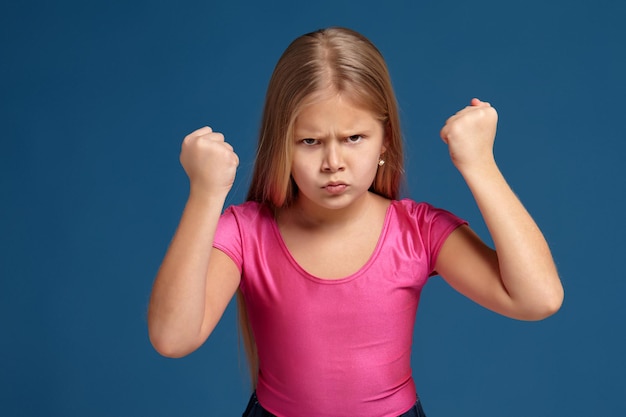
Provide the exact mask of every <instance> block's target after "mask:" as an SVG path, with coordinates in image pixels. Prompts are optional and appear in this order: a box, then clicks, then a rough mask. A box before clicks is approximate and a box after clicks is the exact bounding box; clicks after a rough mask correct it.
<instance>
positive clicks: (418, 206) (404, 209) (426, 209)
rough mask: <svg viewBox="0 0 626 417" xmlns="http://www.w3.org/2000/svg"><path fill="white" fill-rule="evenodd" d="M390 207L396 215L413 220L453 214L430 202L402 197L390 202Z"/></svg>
mask: <svg viewBox="0 0 626 417" xmlns="http://www.w3.org/2000/svg"><path fill="white" fill-rule="evenodd" d="M391 209H392V210H393V212H394V214H395V215H396V216H398V217H406V218H410V219H413V220H420V221H430V220H431V219H432V218H433V217H436V216H438V215H450V216H455V215H454V214H452V213H451V212H449V211H447V210H444V209H442V208H439V207H435V206H433V205H432V204H430V203H426V202H423V201H422V202H417V201H414V200H411V199H410V198H404V199H402V200H393V201H392V202H391Z"/></svg>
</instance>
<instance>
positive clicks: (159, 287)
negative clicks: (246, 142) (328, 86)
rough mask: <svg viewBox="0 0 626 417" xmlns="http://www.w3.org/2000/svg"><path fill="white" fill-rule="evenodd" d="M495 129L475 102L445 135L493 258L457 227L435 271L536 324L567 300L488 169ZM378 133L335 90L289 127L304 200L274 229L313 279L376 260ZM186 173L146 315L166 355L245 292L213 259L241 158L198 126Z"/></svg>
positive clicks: (532, 227)
mask: <svg viewBox="0 0 626 417" xmlns="http://www.w3.org/2000/svg"><path fill="white" fill-rule="evenodd" d="M496 123H497V114H496V112H495V110H494V109H493V108H492V107H491V106H490V105H489V104H488V103H484V102H481V101H479V100H477V99H474V100H472V102H471V105H470V106H468V107H466V108H465V109H463V110H461V111H460V112H458V113H457V114H456V115H454V116H452V117H451V118H450V119H448V121H447V122H446V124H445V126H444V128H443V129H442V131H441V137H442V139H443V140H444V142H446V143H447V145H448V148H449V151H450V155H451V158H452V161H453V163H454V165H455V166H456V168H457V169H458V170H459V172H460V173H461V174H462V176H463V178H464V179H465V181H466V182H467V184H468V186H469V188H470V190H471V191H472V193H473V195H474V198H475V199H476V202H477V204H478V207H479V209H480V210H481V213H482V215H483V217H484V219H485V222H486V224H487V227H488V228H489V231H490V233H491V236H492V238H493V241H494V244H495V247H496V250H492V249H491V248H489V247H487V246H486V245H485V244H484V243H483V242H482V241H481V240H480V239H479V238H478V237H477V236H476V235H475V234H474V233H473V232H472V231H471V229H470V228H469V227H467V226H462V227H460V228H458V229H456V230H455V231H454V232H452V234H451V235H450V236H449V237H448V238H447V240H446V241H445V243H444V245H443V247H442V248H441V251H440V254H439V256H438V259H437V262H436V265H435V266H436V270H437V271H438V273H439V274H440V275H441V276H442V277H444V279H445V280H446V281H447V282H448V283H449V284H450V285H451V286H452V287H454V288H455V289H456V290H458V291H459V292H461V293H462V294H464V295H466V296H467V297H469V298H471V299H472V300H474V301H476V302H477V303H479V304H481V305H483V306H485V307H487V308H489V309H491V310H493V311H496V312H498V313H500V314H504V315H506V316H509V317H513V318H517V319H522V320H538V319H542V318H544V317H547V316H548V315H550V314H552V313H554V312H555V311H556V310H558V308H559V307H560V305H561V302H562V298H563V290H562V287H561V284H560V280H559V278H558V275H557V272H556V268H555V266H554V263H553V261H552V257H551V255H550V251H549V249H548V246H547V244H546V242H545V239H544V238H543V236H542V234H541V232H540V231H539V229H538V227H537V226H536V224H535V223H534V221H533V220H532V218H531V217H530V216H529V215H528V213H527V212H526V210H525V209H524V207H523V206H522V204H521V203H520V202H519V200H518V199H517V198H516V196H515V195H514V194H513V192H512V191H511V189H510V187H509V186H508V185H507V183H506V181H505V180H504V177H503V176H502V174H501V173H500V171H499V169H498V167H497V165H496V163H495V160H494V158H493V151H492V150H493V142H494V138H495V131H496ZM384 131H385V129H384V128H383V126H382V123H381V122H380V121H379V120H378V119H376V118H375V117H374V115H373V114H372V113H370V112H369V111H367V110H366V109H362V108H360V107H358V106H355V105H354V104H353V103H352V102H351V101H350V100H349V99H347V98H346V97H343V96H341V95H338V94H334V93H332V92H329V94H325V95H323V96H320V98H319V99H318V100H315V101H313V103H312V104H309V105H307V106H306V107H305V108H304V109H303V111H302V112H301V113H300V115H299V116H298V118H297V119H296V124H295V138H294V140H295V141H296V143H295V146H294V153H293V167H292V176H293V178H294V180H295V181H296V184H297V185H298V189H299V194H298V198H297V199H296V202H295V204H293V205H292V206H291V207H289V208H288V209H281V210H279V211H278V213H277V222H278V225H279V229H280V232H281V234H282V237H283V239H284V241H285V243H286V245H287V247H288V248H289V250H290V252H291V253H292V255H293V256H294V258H295V259H296V260H297V261H298V262H299V263H300V265H301V266H302V267H303V268H304V269H306V270H307V271H308V272H310V273H311V274H313V275H316V276H318V277H320V278H324V279H338V278H341V277H345V276H347V275H350V274H351V273H353V272H356V271H357V270H358V269H359V268H360V267H361V266H362V265H363V264H365V262H367V260H368V259H369V257H370V256H371V254H372V251H373V250H374V247H375V245H376V243H377V241H378V237H379V235H380V232H381V230H382V225H383V221H384V216H385V212H386V209H387V207H388V205H389V201H388V200H386V199H384V198H382V197H379V196H376V195H374V194H372V193H370V192H368V188H369V186H370V184H371V183H372V181H373V178H374V175H375V174H376V170H377V169H378V160H379V157H381V155H382V156H383V159H384V152H385V145H386V141H385V137H384ZM181 163H182V164H183V166H184V168H185V171H186V172H187V175H188V176H189V180H190V194H189V199H188V201H187V204H186V207H185V210H184V212H183V215H182V218H181V221H180V224H179V227H178V229H177V231H176V234H175V236H174V238H173V240H172V242H171V245H170V247H169V249H168V251H167V253H166V255H165V258H164V260H163V263H162V265H161V268H160V270H159V272H158V274H157V278H156V280H155V283H154V287H153V291H152V296H151V300H150V307H149V312H148V326H149V333H150V339H151V341H152V343H153V345H154V347H155V348H156V350H157V351H159V352H160V353H161V354H163V355H165V356H170V357H180V356H184V355H186V354H188V353H190V352H192V351H194V350H195V349H197V348H198V347H199V346H200V345H201V344H202V343H204V341H205V340H206V338H207V337H208V336H209V334H210V333H211V331H212V330H213V329H214V327H215V325H216V324H217V322H218V321H219V319H220V317H221V316H222V314H223V312H224V310H225V308H226V306H227V305H228V303H229V301H230V300H231V298H232V296H233V295H234V293H235V292H236V290H237V288H238V286H239V282H240V273H239V270H238V269H237V267H236V266H235V264H234V263H233V262H232V260H231V259H230V258H229V257H228V256H226V255H225V254H224V253H222V252H221V251H219V250H217V249H212V243H213V236H214V234H215V229H216V226H217V222H218V219H219V216H220V214H221V211H222V209H223V206H224V201H225V198H226V195H227V194H228V192H229V191H230V188H231V186H232V184H233V181H234V177H235V172H236V168H237V165H238V158H237V156H236V154H235V153H234V151H233V149H232V147H231V146H230V145H229V144H227V143H226V142H225V141H224V137H223V136H222V135H221V134H219V133H215V132H213V131H212V130H211V129H210V128H208V127H205V128H202V129H199V130H197V131H195V132H193V133H192V134H190V135H189V136H187V137H186V138H185V140H184V142H183V146H182V151H181ZM320 260H323V262H320Z"/></svg>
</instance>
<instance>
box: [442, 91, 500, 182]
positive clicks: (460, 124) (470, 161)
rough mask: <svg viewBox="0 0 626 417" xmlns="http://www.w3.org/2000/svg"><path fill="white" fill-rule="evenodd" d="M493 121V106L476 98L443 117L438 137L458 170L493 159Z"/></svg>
mask: <svg viewBox="0 0 626 417" xmlns="http://www.w3.org/2000/svg"><path fill="white" fill-rule="evenodd" d="M497 124H498V113H497V112H496V110H495V109H494V108H493V107H491V105H490V104H489V103H487V102H483V101H480V100H479V99H477V98H474V99H472V101H471V103H470V105H469V106H467V107H465V108H464V109H462V110H460V111H459V112H457V113H456V114H455V115H454V116H452V117H450V118H449V119H448V120H446V124H445V125H444V127H443V128H442V129H441V133H440V134H441V139H443V141H444V142H445V143H446V144H447V145H448V150H449V151H450V158H451V159H452V163H453V164H454V165H455V166H456V167H457V169H458V170H459V171H463V170H467V169H472V168H475V167H479V166H481V165H484V164H486V163H493V162H494V157H493V144H494V140H495V137H496V126H497Z"/></svg>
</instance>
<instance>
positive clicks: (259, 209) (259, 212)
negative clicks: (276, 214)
mask: <svg viewBox="0 0 626 417" xmlns="http://www.w3.org/2000/svg"><path fill="white" fill-rule="evenodd" d="M222 218H234V219H237V220H238V221H258V220H264V219H267V220H269V219H272V218H273V216H272V213H271V211H270V209H269V208H268V207H267V206H266V205H265V204H261V203H257V202H256V201H246V202H245V203H242V204H238V205H232V206H229V207H228V208H226V210H224V213H223V214H222Z"/></svg>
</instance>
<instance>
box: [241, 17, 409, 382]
mask: <svg viewBox="0 0 626 417" xmlns="http://www.w3.org/2000/svg"><path fill="white" fill-rule="evenodd" d="M328 89H332V91H334V92H336V93H338V94H343V95H347V96H348V97H349V98H350V99H351V100H352V101H353V102H354V103H355V104H358V105H360V106H362V107H363V108H365V109H367V110H369V111H371V112H372V113H373V114H374V115H375V116H376V117H377V118H378V119H379V120H380V121H381V123H383V126H384V128H385V153H384V160H385V164H384V165H383V166H381V167H380V168H379V169H378V172H377V174H376V177H375V178H374V181H373V183H372V186H371V188H370V191H372V192H374V193H376V194H379V195H381V196H384V197H386V198H389V199H397V198H398V196H399V193H400V184H401V182H402V179H403V174H404V169H403V153H402V136H401V131H400V118H399V114H398V106H397V102H396V98H395V94H394V91H393V88H392V85H391V79H390V76H389V71H388V69H387V65H386V63H385V60H384V59H383V56H382V54H381V53H380V51H379V50H378V49H377V48H376V47H375V46H374V44H372V43H371V42H370V41H369V40H368V39H367V38H365V37H364V36H363V35H361V34H359V33H357V32H355V31H353V30H350V29H346V28H339V27H332V28H327V29H320V30H318V31H315V32H311V33H307V34H305V35H302V36H300V37H298V38H297V39H295V40H294V41H293V42H292V43H291V44H290V45H289V46H288V47H287V49H286V50H285V52H284V53H283V55H282V56H281V57H280V59H279V60H278V63H277V64H276V67H275V68H274V72H273V74H272V77H271V79H270V82H269V86H268V88H267V94H266V98H265V106H264V111H263V117H262V120H261V130H260V134H259V142H258V147H257V154H256V160H255V166H254V170H253V174H252V181H251V184H250V189H249V190H248V197H247V200H248V201H257V202H259V203H263V204H266V205H268V206H269V207H270V208H271V209H273V210H276V209H278V208H282V207H286V206H289V205H290V204H291V203H293V202H294V200H295V199H296V197H297V193H298V190H297V186H296V184H295V183H294V181H293V180H292V178H291V160H292V158H291V153H292V146H293V140H292V139H293V130H294V124H295V119H296V117H297V116H298V114H299V112H300V111H301V109H302V108H303V107H304V106H305V105H306V104H309V103H310V102H311V99H312V98H314V97H315V96H316V94H319V93H320V92H323V91H327V90H328ZM237 301H238V304H239V319H240V327H241V332H242V337H243V343H244V347H245V348H246V354H247V356H248V361H249V365H250V373H251V377H252V385H253V387H256V382H257V376H258V356H257V352H256V344H255V342H254V336H253V334H252V330H251V328H250V322H249V320H248V315H247V311H246V306H245V303H244V300H243V296H242V295H241V293H240V292H238V294H237Z"/></svg>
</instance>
